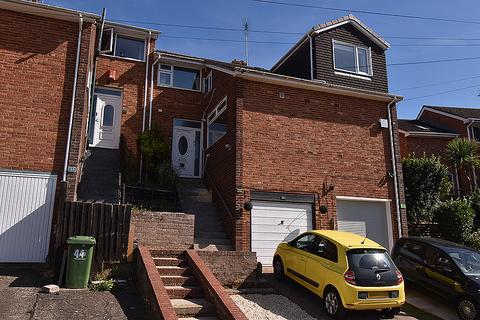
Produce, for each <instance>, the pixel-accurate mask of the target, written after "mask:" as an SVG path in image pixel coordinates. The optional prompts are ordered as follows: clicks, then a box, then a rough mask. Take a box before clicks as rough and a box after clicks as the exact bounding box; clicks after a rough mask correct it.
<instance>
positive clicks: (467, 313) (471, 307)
mask: <svg viewBox="0 0 480 320" xmlns="http://www.w3.org/2000/svg"><path fill="white" fill-rule="evenodd" d="M478 311H479V310H478V307H477V304H476V303H475V302H474V301H473V300H472V299H470V298H467V297H463V298H460V299H459V300H458V303H457V313H458V316H459V317H460V319H462V320H475V319H478Z"/></svg>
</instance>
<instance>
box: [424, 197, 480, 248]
mask: <svg viewBox="0 0 480 320" xmlns="http://www.w3.org/2000/svg"><path fill="white" fill-rule="evenodd" d="M434 214H435V220H436V222H437V223H438V229H439V231H440V233H441V235H442V238H444V239H446V240H450V241H453V242H457V243H465V242H467V240H468V238H469V237H470V234H471V232H472V230H473V218H474V216H475V212H474V211H473V209H472V207H471V205H470V201H469V200H468V199H460V200H448V201H445V202H442V203H441V204H439V205H438V206H436V207H435V210H434Z"/></svg>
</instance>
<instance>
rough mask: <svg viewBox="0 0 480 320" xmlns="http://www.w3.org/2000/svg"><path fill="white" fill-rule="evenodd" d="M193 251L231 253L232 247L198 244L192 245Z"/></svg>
mask: <svg viewBox="0 0 480 320" xmlns="http://www.w3.org/2000/svg"><path fill="white" fill-rule="evenodd" d="M193 249H195V250H201V251H233V246H231V245H222V244H219V245H216V244H198V243H195V244H194V245H193Z"/></svg>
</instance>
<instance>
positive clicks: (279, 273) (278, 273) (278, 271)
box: [273, 257, 285, 280]
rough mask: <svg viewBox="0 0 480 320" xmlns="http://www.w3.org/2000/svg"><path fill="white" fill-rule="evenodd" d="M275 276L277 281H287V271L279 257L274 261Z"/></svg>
mask: <svg viewBox="0 0 480 320" xmlns="http://www.w3.org/2000/svg"><path fill="white" fill-rule="evenodd" d="M273 274H274V275H275V279H277V280H283V279H285V270H284V269H283V262H282V259H280V258H279V257H275V259H274V260H273Z"/></svg>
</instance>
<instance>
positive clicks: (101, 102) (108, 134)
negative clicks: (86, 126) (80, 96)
mask: <svg viewBox="0 0 480 320" xmlns="http://www.w3.org/2000/svg"><path fill="white" fill-rule="evenodd" d="M121 102H122V100H121V97H118V96H109V95H103V94H97V95H96V110H95V127H94V134H93V141H92V144H91V146H92V147H99V148H108V149H118V146H119V142H120V120H121V116H122V103H121Z"/></svg>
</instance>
